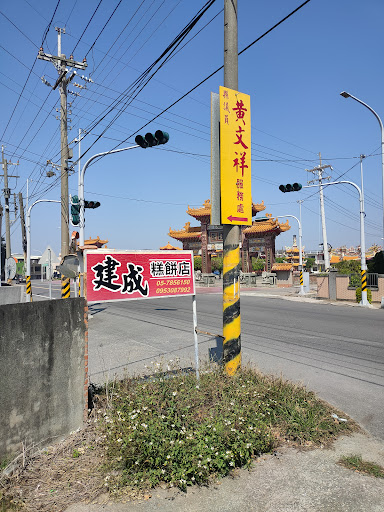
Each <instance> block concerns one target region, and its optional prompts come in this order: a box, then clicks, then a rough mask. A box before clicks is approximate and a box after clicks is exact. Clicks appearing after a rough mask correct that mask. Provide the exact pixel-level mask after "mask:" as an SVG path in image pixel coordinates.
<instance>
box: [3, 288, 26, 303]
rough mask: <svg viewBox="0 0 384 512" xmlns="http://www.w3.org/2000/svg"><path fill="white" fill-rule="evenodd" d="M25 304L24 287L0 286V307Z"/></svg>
mask: <svg viewBox="0 0 384 512" xmlns="http://www.w3.org/2000/svg"><path fill="white" fill-rule="evenodd" d="M20 302H25V286H23V285H14V286H0V306H2V305H4V304H19V303H20Z"/></svg>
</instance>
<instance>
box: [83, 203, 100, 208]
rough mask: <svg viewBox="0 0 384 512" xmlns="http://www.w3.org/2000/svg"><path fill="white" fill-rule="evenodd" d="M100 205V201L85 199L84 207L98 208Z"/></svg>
mask: <svg viewBox="0 0 384 512" xmlns="http://www.w3.org/2000/svg"><path fill="white" fill-rule="evenodd" d="M99 206H100V203H99V201H84V208H93V209H95V208H98V207H99Z"/></svg>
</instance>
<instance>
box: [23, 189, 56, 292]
mask: <svg viewBox="0 0 384 512" xmlns="http://www.w3.org/2000/svg"><path fill="white" fill-rule="evenodd" d="M37 203H61V201H57V200H56V199H38V200H37V201H35V202H34V203H32V204H31V206H30V207H29V208H28V210H27V219H26V225H27V226H26V227H27V277H29V278H30V277H31V210H32V208H33V207H34V206H35V204H37ZM30 295H31V296H30V301H31V300H32V293H31V294H30ZM27 298H28V293H27Z"/></svg>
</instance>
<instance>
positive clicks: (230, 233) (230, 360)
mask: <svg viewBox="0 0 384 512" xmlns="http://www.w3.org/2000/svg"><path fill="white" fill-rule="evenodd" d="M223 229H224V254H223V256H224V257H223V336H224V342H223V359H224V361H223V362H224V365H225V371H226V373H227V374H228V375H234V374H235V373H236V371H237V369H238V368H239V367H240V365H241V323H240V322H241V320H240V247H239V242H238V240H239V232H240V228H239V226H227V225H224V226H223ZM229 239H232V240H233V242H234V243H232V244H231V243H229ZM236 239H237V243H236Z"/></svg>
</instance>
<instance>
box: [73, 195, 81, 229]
mask: <svg viewBox="0 0 384 512" xmlns="http://www.w3.org/2000/svg"><path fill="white" fill-rule="evenodd" d="M71 217H72V219H71V221H72V224H73V225H74V226H78V225H79V224H80V201H79V198H78V196H72V197H71Z"/></svg>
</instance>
